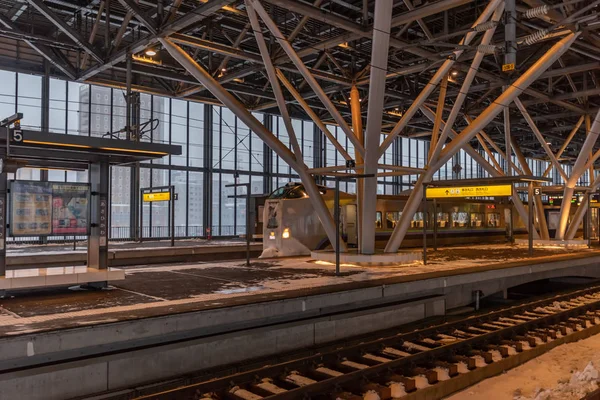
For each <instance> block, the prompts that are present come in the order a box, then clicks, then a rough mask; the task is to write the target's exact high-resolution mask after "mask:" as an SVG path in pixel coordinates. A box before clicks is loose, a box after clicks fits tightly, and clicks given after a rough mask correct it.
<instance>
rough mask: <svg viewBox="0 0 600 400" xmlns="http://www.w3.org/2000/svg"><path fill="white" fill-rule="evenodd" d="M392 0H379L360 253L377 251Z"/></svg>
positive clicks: (366, 135) (376, 17) (372, 51)
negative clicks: (381, 143) (379, 166)
mask: <svg viewBox="0 0 600 400" xmlns="http://www.w3.org/2000/svg"><path fill="white" fill-rule="evenodd" d="M392 8H393V1H392V0H376V1H375V12H374V22H373V43H372V45H371V47H372V50H371V78H370V82H369V105H368V107H367V128H366V134H365V160H364V164H365V168H364V173H365V174H367V175H370V174H374V175H375V176H374V177H372V178H365V179H364V193H363V206H362V212H363V213H362V215H361V216H360V217H361V223H362V226H361V231H362V243H361V249H360V250H361V253H363V254H373V253H375V216H376V215H375V213H376V205H377V161H378V160H379V141H380V138H381V117H382V113H383V100H384V96H385V75H386V73H387V65H388V50H389V43H390V29H391V23H392Z"/></svg>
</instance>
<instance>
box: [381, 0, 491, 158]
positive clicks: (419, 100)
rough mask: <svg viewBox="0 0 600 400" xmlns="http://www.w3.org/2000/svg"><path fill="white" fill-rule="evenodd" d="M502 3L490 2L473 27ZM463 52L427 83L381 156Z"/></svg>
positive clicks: (467, 37)
mask: <svg viewBox="0 0 600 400" xmlns="http://www.w3.org/2000/svg"><path fill="white" fill-rule="evenodd" d="M500 2H501V1H500V0H492V1H490V3H489V4H488V5H487V7H486V8H485V10H483V12H482V13H481V15H480V16H479V18H477V20H476V21H475V22H474V23H473V25H472V26H473V27H475V26H477V25H479V24H481V23H483V22H486V21H487V20H488V19H489V18H490V16H491V15H492V13H493V12H494V10H495V9H496V8H497V7H498V5H499V4H500ZM475 35H476V32H469V33H467V34H466V35H465V37H464V39H463V40H461V41H460V44H461V45H465V46H468V45H469V44H470V43H471V41H472V40H473V38H474V37H475ZM463 51H464V50H457V51H455V52H454V56H453V57H452V58H450V59H448V60H446V61H444V63H443V64H442V65H441V66H440V68H439V69H438V70H437V71H436V73H435V74H434V75H433V77H432V78H431V80H430V81H429V82H428V83H427V85H425V87H424V88H423V90H422V91H421V93H419V95H418V96H417V98H416V99H415V100H414V101H413V102H412V104H411V105H410V107H408V110H406V111H405V112H404V114H403V115H402V118H400V121H398V123H397V124H396V126H394V128H393V129H392V131H391V132H390V133H389V134H388V136H387V137H386V138H385V140H384V141H383V143H382V144H381V146H379V155H380V156H382V155H383V153H385V150H386V149H387V148H388V147H389V146H390V145H391V144H392V142H393V141H394V139H395V138H396V136H398V135H399V134H400V132H402V130H403V129H404V128H405V127H406V124H408V121H410V120H411V118H412V117H413V116H414V115H415V113H416V112H417V110H418V109H419V107H420V106H421V105H422V104H423V103H424V102H425V100H427V97H429V95H430V94H431V93H432V92H433V90H434V89H435V88H436V87H437V84H438V83H439V82H440V80H441V79H442V78H443V77H444V76H445V75H447V74H448V72H450V68H452V66H453V65H454V62H455V60H456V59H457V58H458V57H460V56H461V55H462V53H463Z"/></svg>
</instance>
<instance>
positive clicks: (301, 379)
mask: <svg viewBox="0 0 600 400" xmlns="http://www.w3.org/2000/svg"><path fill="white" fill-rule="evenodd" d="M284 380H285V381H286V382H289V383H291V384H293V385H296V386H308V385H312V384H313V383H317V381H315V380H314V379H310V378H307V377H306V376H304V375H300V373H299V372H298V371H292V373H290V374H289V375H287V376H286V377H285V379H284Z"/></svg>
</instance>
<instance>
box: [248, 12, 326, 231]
mask: <svg viewBox="0 0 600 400" xmlns="http://www.w3.org/2000/svg"><path fill="white" fill-rule="evenodd" d="M246 11H247V13H248V18H249V19H250V24H251V25H252V29H253V31H254V37H255V39H256V43H257V44H258V48H259V50H260V54H261V56H262V59H263V62H264V63H265V69H266V71H267V76H268V78H269V81H270V83H271V89H273V93H274V94H275V100H276V101H277V106H278V107H279V112H280V113H281V118H283V123H284V125H285V129H286V130H287V133H288V135H289V137H290V142H291V144H292V148H293V149H294V155H295V156H296V161H297V162H298V168H304V169H306V166H305V165H304V161H303V157H302V149H301V148H300V145H299V144H298V139H297V136H296V132H295V131H294V126H293V125H292V120H291V118H290V113H289V112H288V109H287V105H286V104H285V98H284V97H283V92H282V91H281V86H280V85H279V80H278V79H277V73H276V72H275V67H273V62H272V61H271V56H270V54H269V49H268V48H267V44H266V43H265V38H264V36H263V34H262V30H261V28H260V24H259V22H258V18H257V16H256V12H254V8H252V6H251V5H250V4H249V2H248V1H246ZM332 243H333V242H332Z"/></svg>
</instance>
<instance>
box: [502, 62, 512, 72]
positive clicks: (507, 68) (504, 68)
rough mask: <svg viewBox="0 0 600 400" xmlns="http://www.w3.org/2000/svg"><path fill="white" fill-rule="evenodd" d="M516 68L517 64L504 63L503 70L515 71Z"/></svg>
mask: <svg viewBox="0 0 600 400" xmlns="http://www.w3.org/2000/svg"><path fill="white" fill-rule="evenodd" d="M514 70H515V64H514V63H512V64H503V65H502V72H510V71H514Z"/></svg>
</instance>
